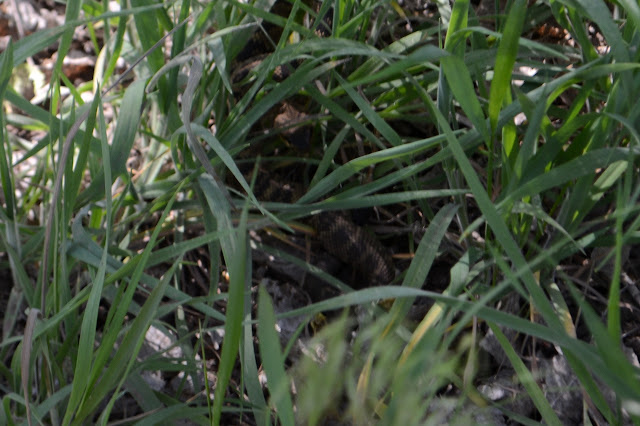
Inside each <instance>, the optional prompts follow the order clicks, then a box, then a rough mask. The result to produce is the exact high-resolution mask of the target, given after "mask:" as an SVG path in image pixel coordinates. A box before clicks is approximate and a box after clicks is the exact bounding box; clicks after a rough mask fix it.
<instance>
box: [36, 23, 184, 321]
mask: <svg viewBox="0 0 640 426" xmlns="http://www.w3.org/2000/svg"><path fill="white" fill-rule="evenodd" d="M190 18H191V16H188V17H187V18H185V19H184V20H183V21H182V22H180V23H179V24H178V25H176V26H175V27H174V28H173V29H172V30H171V31H169V32H168V33H167V34H166V35H165V36H164V37H162V38H161V39H160V40H158V42H157V43H156V44H154V45H153V46H151V48H149V50H147V51H146V52H144V54H143V55H142V56H140V57H139V58H138V59H137V60H136V61H135V62H134V63H133V64H131V66H130V67H129V68H127V69H126V70H125V72H123V73H122V74H121V75H120V77H118V78H117V79H116V81H115V82H114V83H113V84H111V85H110V86H109V87H107V88H106V89H105V90H103V91H102V92H101V96H102V97H104V96H105V95H106V94H107V93H109V91H111V90H112V89H113V88H114V87H116V86H117V85H118V84H120V83H121V82H122V80H123V79H124V78H125V77H126V76H127V75H128V74H129V73H130V72H131V71H133V69H134V68H135V67H136V66H138V64H139V63H140V62H142V60H143V59H144V58H146V57H147V56H148V55H149V54H150V53H151V52H153V51H154V50H156V49H157V48H158V47H159V46H160V45H161V44H162V43H164V41H165V40H166V39H167V37H170V36H171V35H172V34H173V33H174V32H176V30H178V29H179V28H180V27H182V26H183V25H184V24H185V23H186V22H187V20H188V19H190ZM88 117H89V110H87V112H85V113H84V114H82V115H81V116H80V117H79V118H78V119H77V120H76V122H75V123H73V126H71V129H69V133H68V134H67V137H66V138H65V140H64V145H63V146H62V155H60V162H59V164H58V173H57V174H56V182H55V184H54V186H53V194H52V198H51V208H50V209H49V214H48V216H47V227H46V231H45V234H44V249H43V256H42V260H43V265H42V287H41V293H40V310H41V312H42V315H43V316H44V315H45V304H44V298H45V294H46V292H47V275H48V274H49V271H48V270H47V269H48V262H49V249H50V248H49V245H50V243H51V232H52V229H53V220H54V215H55V212H56V208H57V204H58V198H59V197H60V191H61V188H62V176H63V174H64V173H63V171H64V169H65V166H66V164H67V159H68V158H69V152H70V151H71V141H72V140H73V138H74V137H75V135H76V133H78V130H80V126H81V125H82V123H84V121H85V120H86V119H87V118H88ZM87 131H89V130H88V129H87Z"/></svg>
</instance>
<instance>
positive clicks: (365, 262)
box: [232, 0, 395, 288]
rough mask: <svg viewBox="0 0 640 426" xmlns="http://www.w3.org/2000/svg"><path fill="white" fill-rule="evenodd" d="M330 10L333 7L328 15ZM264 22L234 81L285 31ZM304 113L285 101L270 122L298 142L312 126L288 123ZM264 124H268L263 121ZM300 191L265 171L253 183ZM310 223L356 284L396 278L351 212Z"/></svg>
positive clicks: (272, 197)
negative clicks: (350, 268) (355, 276)
mask: <svg viewBox="0 0 640 426" xmlns="http://www.w3.org/2000/svg"><path fill="white" fill-rule="evenodd" d="M271 12H272V13H274V14H278V15H280V16H283V17H287V16H288V15H289V13H290V12H291V4H290V3H288V2H287V1H284V0H278V1H276V3H275V4H274V5H273V7H272V8H271ZM331 13H332V10H330V11H329V12H328V13H327V15H330V14H331ZM323 19H324V21H325V22H323V23H322V24H323V25H319V26H318V27H319V28H320V27H323V28H324V30H323V31H322V32H319V31H316V33H317V34H318V35H320V36H322V37H324V36H326V35H327V29H328V27H330V25H329V20H328V18H323ZM262 26H263V31H257V32H256V33H255V34H254V35H253V36H252V37H251V39H250V40H249V42H248V43H247V45H246V46H245V47H244V49H242V51H241V52H240V53H239V54H238V57H237V58H236V68H237V69H238V71H237V72H236V73H235V76H234V77H233V78H232V80H233V81H234V83H238V82H239V81H241V80H243V79H244V78H245V77H246V76H247V75H248V73H249V72H251V69H252V68H255V67H256V66H257V65H258V64H260V63H261V61H262V60H263V59H264V58H265V56H266V54H268V53H269V52H270V51H272V50H273V49H272V48H271V47H270V46H272V44H273V43H272V41H270V40H268V38H271V39H272V40H278V39H279V37H280V36H279V33H278V31H280V32H281V31H282V29H281V28H280V27H277V26H276V25H274V24H272V23H269V22H264V23H263V25H262ZM265 38H267V40H265ZM247 64H248V65H247ZM291 66H293V67H295V66H296V64H287V65H286V66H282V65H281V66H280V67H281V68H287V67H291ZM276 74H279V77H278V78H279V79H284V78H286V76H287V74H288V72H286V71H279V70H276ZM236 86H237V85H236ZM238 93H241V89H238ZM304 116H305V114H304V112H301V111H300V110H298V109H297V108H296V107H295V106H294V105H293V104H291V103H289V102H287V101H285V102H284V103H283V104H282V105H279V106H278V113H277V115H276V117H275V119H274V120H273V123H272V124H271V126H272V127H291V129H290V130H288V131H287V132H285V133H284V134H283V135H284V136H285V138H287V139H288V140H290V141H291V142H292V145H299V143H300V141H301V140H303V139H305V138H307V139H308V138H309V136H308V135H309V129H308V127H307V126H297V127H296V126H295V125H293V126H292V125H291V124H289V123H295V122H297V121H300V117H304ZM262 125H263V126H264V125H265V124H264V122H263V124H262ZM267 125H268V124H267ZM291 139H294V140H291ZM303 143H304V142H303ZM299 192H300V191H299V190H298V189H294V188H293V187H292V185H291V184H290V183H289V184H287V185H283V184H281V183H279V182H278V181H277V180H276V179H272V178H270V177H269V176H263V175H261V176H260V177H259V179H258V180H257V183H256V186H255V187H254V193H255V195H256V197H258V199H262V200H266V201H277V202H285V203H291V202H294V201H295V200H296V199H297V194H298V193H299ZM311 225H312V226H313V227H314V228H315V229H316V235H317V238H318V240H319V241H320V242H321V243H322V245H323V247H324V248H325V250H326V251H327V252H328V253H329V254H331V255H333V256H334V257H336V258H338V259H339V260H341V261H342V262H344V263H346V264H350V265H352V266H353V267H354V269H355V270H356V271H357V272H358V273H359V274H360V277H359V278H360V279H357V280H355V282H354V283H353V285H354V287H357V288H362V287H367V286H370V285H384V284H388V283H389V282H390V281H391V280H392V279H393V278H394V275H395V273H394V266H393V262H392V260H391V257H390V255H389V253H388V250H387V249H386V248H385V247H383V246H382V244H381V243H380V241H378V240H377V239H376V238H375V237H374V236H373V235H372V234H371V233H369V232H367V231H365V230H364V229H362V228H361V227H359V226H357V225H356V224H354V223H353V222H352V221H351V220H350V218H349V215H348V214H346V213H342V212H321V213H319V214H316V215H313V216H312V217H311Z"/></svg>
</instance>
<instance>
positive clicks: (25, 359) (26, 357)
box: [20, 308, 40, 426]
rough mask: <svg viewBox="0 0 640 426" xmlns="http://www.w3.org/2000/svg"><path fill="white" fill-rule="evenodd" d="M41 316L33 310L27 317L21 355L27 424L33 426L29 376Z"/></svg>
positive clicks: (36, 310) (37, 311)
mask: <svg viewBox="0 0 640 426" xmlns="http://www.w3.org/2000/svg"><path fill="white" fill-rule="evenodd" d="M39 315H40V311H39V310H38V309H35V308H32V309H31V310H30V311H29V315H28V316H27V324H26V325H25V327H24V337H23V338H22V354H21V355H20V372H21V374H22V378H21V380H22V391H23V392H24V405H25V407H26V409H27V422H28V423H29V426H31V406H30V403H29V399H30V398H29V395H30V392H29V376H30V374H29V373H30V372H31V368H30V366H31V349H32V348H33V331H34V329H35V328H36V320H37V319H38V316H39Z"/></svg>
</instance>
